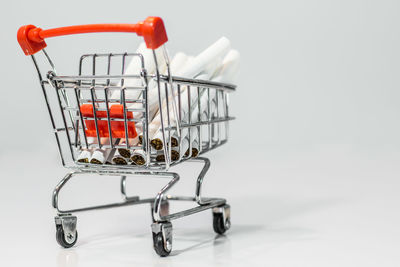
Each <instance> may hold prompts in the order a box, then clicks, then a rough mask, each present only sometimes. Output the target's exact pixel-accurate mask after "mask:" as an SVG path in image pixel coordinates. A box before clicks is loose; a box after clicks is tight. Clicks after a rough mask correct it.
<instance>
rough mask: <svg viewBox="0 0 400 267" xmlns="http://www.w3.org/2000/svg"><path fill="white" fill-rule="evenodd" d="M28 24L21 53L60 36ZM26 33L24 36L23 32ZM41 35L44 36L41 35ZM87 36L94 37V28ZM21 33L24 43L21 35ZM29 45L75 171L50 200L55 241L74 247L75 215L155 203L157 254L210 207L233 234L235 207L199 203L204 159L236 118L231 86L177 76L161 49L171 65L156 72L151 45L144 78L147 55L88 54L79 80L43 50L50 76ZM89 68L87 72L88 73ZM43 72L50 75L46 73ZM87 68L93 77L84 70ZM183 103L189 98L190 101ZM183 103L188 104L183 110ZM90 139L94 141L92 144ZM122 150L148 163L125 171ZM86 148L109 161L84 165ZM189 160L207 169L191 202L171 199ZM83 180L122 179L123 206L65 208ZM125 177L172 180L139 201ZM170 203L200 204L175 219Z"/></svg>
mask: <svg viewBox="0 0 400 267" xmlns="http://www.w3.org/2000/svg"><path fill="white" fill-rule="evenodd" d="M158 19H159V18H158ZM158 19H157V18H152V17H151V18H148V19H146V20H145V21H144V22H143V23H142V24H141V25H145V26H146V25H147V26H146V27H150V28H152V29H153V30H154V27H160V26H159V21H158ZM161 22H162V21H161ZM139 24H140V23H139ZM139 24H134V25H133V26H137V25H139ZM148 25H150V26H148ZM30 26H32V25H28V26H24V27H28V28H24V29H23V30H21V29H22V28H23V27H21V29H20V31H19V33H18V38H19V39H18V40H19V41H20V44H21V47H22V48H23V49H24V45H23V42H24V40H23V38H27V39H29V40H28V42H33V41H36V40H35V38H39V37H41V36H42V35H43V36H44V37H43V40H40V39H39V41H43V42H44V38H47V37H53V36H56V35H54V33H53V35H49V36H46V33H43V34H41V33H40V32H39V33H38V34H36V35H37V36H36V35H35V34H33V33H32V32H33V31H36V32H37V31H38V30H35V29H40V28H36V27H34V26H33V28H32V27H30ZM88 26H90V25H88ZM73 27H77V26H73ZM130 27H132V25H130ZM143 27H144V26H143ZM162 28H163V24H162ZM92 29H94V28H92ZM54 30H56V29H53V31H54ZM21 31H23V32H22V33H21V34H20V32H21ZM40 31H42V30H41V29H40ZM49 31H51V30H49ZM98 31H100V30H98ZM103 31H104V27H103ZM140 31H141V30H140V29H139V30H138V29H137V28H135V30H134V32H136V33H138V34H139V33H140ZM142 31H144V30H142ZM164 31H165V29H164ZM85 32H95V30H92V31H85ZM154 32H156V33H152V34H153V35H154V36H156V39H157V38H158V37H157V36H159V35H160V32H159V31H158V30H155V31H154ZM74 33H82V31H80V32H70V33H68V34H74ZM64 34H65V33H64ZM20 35H21V36H22V37H20ZM31 35H32V36H33V37H32V36H31ZM58 35H62V34H58ZM35 36H36V37H35ZM38 36H39V37H38ZM154 36H153V37H154ZM144 37H145V41H146V44H148V46H149V43H150V46H151V44H154V42H153V43H151V41H149V40H146V36H144ZM21 38H22V41H21ZM153 41H154V40H153ZM29 45H30V46H29ZM27 46H28V48H25V49H24V52H25V53H26V54H27V55H30V56H31V58H32V60H33V62H34V65H35V68H36V70H37V73H38V75H39V81H40V85H41V88H42V92H43V95H44V99H45V102H46V106H47V109H48V112H49V115H50V120H51V123H52V127H53V132H54V135H55V138H56V142H57V146H58V150H59V152H60V156H61V161H62V164H63V166H64V167H66V168H68V169H70V172H69V173H68V174H67V175H66V176H65V177H64V178H63V179H62V180H61V181H60V182H59V184H58V185H57V186H56V187H55V189H54V191H53V197H52V205H53V208H54V209H55V210H56V217H55V223H56V230H57V231H56V239H57V242H58V243H59V244H60V245H61V246H63V247H66V248H68V247H72V246H73V245H74V244H75V243H76V241H77V238H78V233H77V230H76V224H77V218H76V216H74V215H73V214H75V213H78V212H83V211H89V210H97V209H107V208H114V207H121V206H128V205H137V204H144V203H148V204H150V207H151V215H152V219H153V224H152V226H151V229H152V233H153V244H154V249H155V251H156V252H157V254H159V255H160V256H167V255H169V253H170V252H171V250H172V224H171V221H172V220H175V219H178V218H181V217H184V216H188V215H191V214H194V213H197V212H201V211H204V210H207V209H212V212H213V227H214V230H215V232H216V233H218V234H223V233H224V232H225V231H226V230H227V229H229V227H230V207H229V205H228V204H227V203H226V200H225V199H223V198H206V197H202V194H201V189H202V184H203V180H204V177H205V175H206V173H207V171H208V169H209V168H210V160H209V159H207V158H205V157H202V155H203V154H204V153H206V152H208V151H210V150H213V149H215V148H217V147H219V146H221V145H223V144H225V143H226V142H227V140H228V124H229V121H230V120H232V119H233V117H231V116H229V114H228V107H229V103H228V98H229V93H231V92H233V91H234V90H235V86H234V85H230V84H224V83H217V82H212V81H205V80H196V79H186V78H181V77H174V76H172V75H171V73H170V67H169V58H168V54H167V51H166V49H165V47H164V46H162V48H160V49H162V54H163V56H164V60H165V62H166V66H167V68H166V70H165V71H164V72H165V74H162V73H161V70H160V69H159V66H158V61H159V60H160V59H159V58H158V57H157V55H156V52H155V49H156V48H158V47H152V49H153V58H154V61H155V64H156V72H155V74H148V73H147V70H146V68H145V62H144V60H143V55H141V54H137V53H121V54H112V53H110V54H88V55H83V56H82V57H81V58H80V61H79V74H78V75H76V76H61V75H58V74H57V72H56V70H55V67H54V64H53V61H52V60H51V58H50V56H49V55H48V53H47V52H46V51H45V49H44V47H40V49H38V50H41V51H42V53H43V55H42V58H43V59H44V60H42V61H41V62H47V63H48V64H47V65H48V66H49V67H50V71H48V72H47V73H43V72H41V67H40V64H39V60H38V59H37V57H36V56H35V55H34V54H35V53H36V52H38V51H28V50H29V49H36V48H35V47H34V46H33V45H32V44H31V43H29V44H28V45H27ZM32 47H33V48H32ZM27 49H28V50H27ZM36 50H37V49H36ZM27 51H28V52H27ZM129 58H130V59H132V58H138V59H139V60H140V64H141V71H140V73H137V74H129V75H128V74H126V73H125V71H126V62H127V60H128V59H129ZM101 60H103V61H102V62H103V65H104V66H105V68H101V67H100V65H101V64H100V61H101ZM115 62H118V63H115ZM85 64H86V65H85ZM115 64H117V65H118V66H119V67H118V69H119V72H120V73H117V74H115V73H113V69H115V68H113V65H115ZM88 66H89V68H87V67H88ZM46 69H48V67H47V68H46ZM87 69H88V70H89V71H86V70H87ZM102 70H103V72H102ZM129 81H136V84H137V81H140V86H129V84H130V83H129ZM135 90H139V91H140V94H139V96H138V97H137V98H134V99H132V98H129V96H130V95H131V92H133V91H135ZM151 90H153V91H151ZM114 92H117V95H118V98H113V97H112V95H113V93H114ZM150 92H153V93H154V92H156V96H157V98H158V99H157V100H158V101H157V102H158V103H157V105H158V110H159V124H160V133H161V141H162V143H163V148H162V150H158V151H156V150H155V149H154V148H153V147H152V145H151V141H152V140H151V137H150V134H149V132H150V131H149V127H151V125H150V124H151V123H152V120H153V121H154V115H153V118H151V117H150V104H149V101H150V98H149V94H150ZM194 96H195V97H194ZM196 97H197V99H196ZM184 98H186V99H187V100H186V101H185V99H184ZM203 98H205V99H206V101H205V102H204V101H203V102H201V99H202V100H204V99H203ZM193 99H195V101H193ZM201 103H203V105H204V103H207V104H206V106H201ZM83 104H89V105H91V107H92V109H93V117H90V116H87V115H85V114H83V113H82V111H81V106H82V105H83ZM114 104H119V105H122V107H123V116H122V117H119V118H116V117H112V116H111V115H110V114H111V113H110V107H111V106H112V105H114ZM185 104H186V105H187V106H184V105H185ZM100 112H103V113H101V114H105V115H104V116H99V114H100ZM130 113H131V114H134V116H133V118H132V116H129V115H130ZM196 114H197V115H196ZM193 118H194V119H193ZM90 122H91V123H94V127H95V137H94V138H91V137H90V136H88V135H87V128H88V124H89V123H90ZM101 123H103V125H106V128H107V129H108V132H109V134H108V138H107V142H103V137H104V133H102V132H101V128H100V124H101ZM113 123H122V125H123V127H124V131H125V135H124V136H125V137H127V138H125V139H124V140H125V143H124V142H122V141H121V140H122V139H121V138H114V137H113V133H112V132H111V130H112V129H113V127H114V126H113ZM130 123H135V127H136V129H138V130H140V134H139V135H140V136H141V139H140V142H136V143H131V142H130V140H131V139H132V138H130V133H129V132H128V128H129V125H130ZM105 134H107V133H105ZM90 138H91V139H92V141H88V140H89V139H90ZM173 138H175V139H176V140H175V141H176V142H178V145H177V146H175V147H174V145H173V140H172V139H173ZM185 138H186V140H185ZM127 140H128V141H127ZM132 140H133V139H132ZM135 140H136V139H135ZM184 142H186V143H188V147H185V149H183V148H182V146H183V145H182V144H183V143H184ZM195 146H196V147H195ZM119 149H125V150H127V151H139V150H140V151H141V153H143V155H144V161H145V163H144V164H142V165H138V164H134V163H132V164H131V163H129V164H127V165H115V164H112V161H111V157H112V155H113V153H115V151H118V150H119ZM83 150H86V151H102V152H104V151H107V153H109V154H108V155H107V159H106V160H105V162H103V163H101V164H94V163H89V162H80V161H79V160H78V158H79V153H81V152H82V151H83ZM174 151H175V154H178V155H179V156H178V158H177V157H175V158H174V157H173V153H174ZM194 151H196V153H194ZM195 154H196V155H195ZM197 154H198V155H201V157H197ZM158 155H162V157H161V159H162V160H159V159H158V158H157V156H158ZM185 161H188V162H198V163H201V164H203V168H202V170H201V172H200V173H199V174H198V176H197V181H196V191H195V194H194V196H193V197H183V196H171V195H167V192H168V191H169V190H170V189H171V188H172V187H173V186H174V185H175V184H176V183H177V182H178V181H179V174H178V173H176V172H170V171H169V169H170V168H171V167H173V166H175V165H177V164H180V163H182V162H185ZM110 163H111V164H110ZM81 174H98V175H107V176H119V177H121V184H120V185H121V186H120V190H121V195H122V201H121V202H117V203H110V204H105V205H99V206H90V207H82V208H76V209H71V210H63V209H61V208H60V207H59V200H58V198H59V193H60V191H61V190H62V189H63V187H64V186H65V185H66V184H67V183H68V181H70V180H71V179H72V178H73V177H75V176H78V175H81ZM128 176H141V177H147V176H151V177H160V178H168V179H169V181H168V183H167V184H166V185H165V186H164V187H163V188H161V189H160V191H159V192H158V193H157V194H156V196H155V197H154V198H144V199H142V198H140V197H139V196H128V195H127V190H126V180H127V177H128ZM170 201H192V202H196V203H197V206H196V207H194V208H190V209H186V210H183V211H180V212H176V213H170V212H169V202H170Z"/></svg>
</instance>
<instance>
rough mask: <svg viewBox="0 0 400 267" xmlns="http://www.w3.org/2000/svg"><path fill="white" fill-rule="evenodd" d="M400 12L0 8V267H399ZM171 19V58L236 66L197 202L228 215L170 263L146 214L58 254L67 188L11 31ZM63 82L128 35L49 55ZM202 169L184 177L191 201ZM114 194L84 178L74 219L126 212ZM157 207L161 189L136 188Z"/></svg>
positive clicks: (184, 237) (76, 190) (197, 229)
mask: <svg viewBox="0 0 400 267" xmlns="http://www.w3.org/2000/svg"><path fill="white" fill-rule="evenodd" d="M399 8H400V4H399V2H398V1H355V0H351V1H350V0H347V1H274V2H273V1H235V2H234V1H201V2H199V1H197V2H191V1H190V2H189V1H181V2H178V1H158V2H157V1H148V2H144V1H62V2H61V1H40V2H38V1H14V2H12V3H11V2H10V3H8V4H7V7H3V14H2V16H1V18H0V20H1V23H2V34H1V37H0V38H1V48H2V53H3V54H2V57H1V61H2V64H0V68H1V74H2V75H1V81H2V84H3V86H2V87H3V88H2V89H1V92H0V93H1V97H0V101H1V105H0V109H1V116H2V120H1V124H0V125H1V126H0V128H1V131H0V132H1V140H2V143H1V150H0V166H1V177H0V198H1V201H0V207H1V212H2V214H1V215H0V216H1V220H0V226H1V229H2V231H1V237H0V241H1V242H0V265H1V266H27V265H29V266H69V267H70V266H96V267H99V266H137V265H138V266H189V265H190V266H196V265H198V266H210V265H211V266H224V265H226V266H244V265H246V264H247V265H249V266H398V265H399V264H400V256H399V253H398V251H399V248H400V246H399V245H400V244H399V238H400V230H399V225H400V215H399V203H400V202H399V201H400V197H399V194H398V192H399V187H400V183H399V181H398V177H399V174H400V167H399V164H398V162H399V160H400V141H399V140H400V138H399V136H400V127H399V123H398V117H399V105H398V103H399V99H400V91H399V90H398V88H399V85H400V80H399V79H398V73H399V71H400V64H399V62H400V52H399V51H400V49H399V47H400V37H399V36H400V35H399V23H400V20H399V16H398V13H399ZM149 15H154V16H160V17H162V18H163V19H164V22H165V25H166V28H167V33H168V36H169V42H168V48H169V51H170V53H171V54H174V53H175V52H177V51H184V52H186V53H189V54H193V55H195V54H197V53H199V52H200V51H201V50H202V49H204V48H205V47H207V46H208V45H209V44H211V43H212V42H214V41H215V40H217V39H218V38H219V37H220V36H222V35H225V36H226V37H228V38H229V39H230V40H231V42H232V44H233V46H234V47H235V48H236V49H238V50H239V51H240V53H241V56H242V59H241V68H240V73H239V75H238V78H237V85H238V89H237V92H236V93H235V94H234V95H232V98H231V114H233V115H235V116H236V117H237V120H236V121H234V122H233V123H232V124H231V140H230V142H229V143H228V144H227V145H225V146H224V147H221V148H220V149H218V150H216V151H215V152H212V153H210V154H209V155H208V156H209V157H210V159H211V160H212V168H211V170H210V172H209V174H208V176H207V177H206V180H205V188H204V193H205V194H206V195H210V196H223V197H226V198H227V199H228V200H229V203H230V204H231V205H232V216H233V217H232V222H233V225H232V229H231V230H229V232H228V233H227V235H226V236H223V237H216V236H215V235H214V233H213V231H212V227H211V214H210V212H206V213H200V214H198V215H194V216H191V217H188V218H185V219H182V220H178V221H176V222H174V251H173V252H172V256H171V257H168V258H159V257H158V256H157V255H156V254H155V253H154V252H153V250H152V242H151V236H150V223H151V221H150V215H149V207H148V206H143V207H127V208H119V209H114V210H108V211H101V212H91V213H86V214H78V231H79V240H78V243H77V245H76V247H74V248H73V249H70V250H65V249H61V248H59V247H58V245H57V244H56V242H55V236H54V233H55V227H54V222H53V216H54V212H53V210H52V209H51V205H50V204H51V203H50V199H51V198H50V197H51V191H52V188H53V187H54V186H55V184H56V183H57V182H58V180H59V179H60V178H61V177H62V176H63V175H64V174H65V172H66V170H65V169H63V168H62V167H61V164H60V161H59V158H58V154H57V153H58V152H57V150H56V145H55V141H54V137H53V135H52V133H51V126H50V122H49V120H48V115H47V111H46V108H45V105H44V101H43V98H42V95H41V91H40V87H39V84H38V81H37V76H36V73H35V72H34V68H33V64H32V63H31V62H30V59H29V58H28V57H25V56H24V55H23V53H22V51H21V49H20V47H19V46H18V43H17V42H16V32H17V29H18V27H19V26H21V25H25V24H35V25H36V26H38V27H42V28H44V29H46V28H52V27H58V26H66V25H75V24H86V23H106V22H122V23H130V22H132V23H134V22H137V21H139V20H143V19H144V18H145V17H147V16H149ZM47 44H48V49H47V51H48V52H49V53H50V55H51V56H52V57H53V59H54V61H55V64H56V68H57V70H58V72H59V73H63V74H76V73H77V62H78V61H77V59H78V57H79V56H80V55H81V54H83V53H88V52H125V51H134V50H135V49H136V47H137V44H138V39H137V38H136V37H132V36H131V35H126V34H117V35H111V34H103V35H86V36H71V37H62V38H58V39H52V40H48V41H47ZM198 170H199V169H198V166H195V165H193V166H192V165H190V164H188V165H187V166H182V167H181V168H178V169H177V171H179V172H180V173H181V174H182V181H181V182H180V183H179V184H178V185H177V187H176V190H175V192H176V193H177V194H178V193H181V194H186V195H188V194H192V193H194V181H195V180H194V174H195V173H196V172H197V171H198ZM118 182H119V181H118V179H116V178H115V177H111V178H107V177H95V176H91V177H90V176H89V177H84V178H83V179H76V180H75V181H73V182H72V183H71V184H70V185H69V187H68V188H66V191H65V192H64V194H63V195H62V196H64V198H62V200H63V203H64V204H65V205H66V206H68V205H70V207H72V206H79V205H85V204H86V205H87V204H93V203H98V202H100V203H105V202H107V201H113V200H114V201H115V200H119V195H118V189H119V188H118ZM129 182H130V184H131V187H130V191H131V193H132V194H134V193H138V192H145V193H146V194H147V195H152V194H153V195H154V194H155V193H156V192H157V191H158V189H159V188H160V187H161V186H162V185H163V184H162V181H157V180H153V179H152V180H145V179H141V180H140V179H139V180H135V179H132V181H131V180H130V181H129Z"/></svg>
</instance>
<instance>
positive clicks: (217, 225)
mask: <svg viewBox="0 0 400 267" xmlns="http://www.w3.org/2000/svg"><path fill="white" fill-rule="evenodd" d="M230 210H231V209H230V206H229V205H224V206H222V207H216V208H213V228H214V232H215V233H217V234H219V235H222V234H224V233H225V232H226V230H228V229H229V228H230V227H231V215H230V213H231V212H230Z"/></svg>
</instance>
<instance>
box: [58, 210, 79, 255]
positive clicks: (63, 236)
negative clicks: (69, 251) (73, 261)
mask: <svg viewBox="0 0 400 267" xmlns="http://www.w3.org/2000/svg"><path fill="white" fill-rule="evenodd" d="M55 221H56V240H57V243H58V244H59V245H60V246H62V247H64V248H70V247H73V246H74V245H75V243H76V241H77V240H78V231H76V221H77V219H76V217H75V216H71V215H60V216H57V217H55Z"/></svg>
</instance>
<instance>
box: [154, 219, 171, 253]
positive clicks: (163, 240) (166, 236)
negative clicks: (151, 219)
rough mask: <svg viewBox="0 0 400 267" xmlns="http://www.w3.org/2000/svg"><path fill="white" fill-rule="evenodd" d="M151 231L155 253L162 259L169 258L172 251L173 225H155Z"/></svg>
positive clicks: (167, 223)
mask: <svg viewBox="0 0 400 267" xmlns="http://www.w3.org/2000/svg"><path fill="white" fill-rule="evenodd" d="M151 230H152V232H153V247H154V250H155V252H156V253H157V254H158V255H159V256H161V257H166V256H168V255H169V254H170V253H171V251H172V224H171V223H170V222H166V223H153V224H152V225H151Z"/></svg>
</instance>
